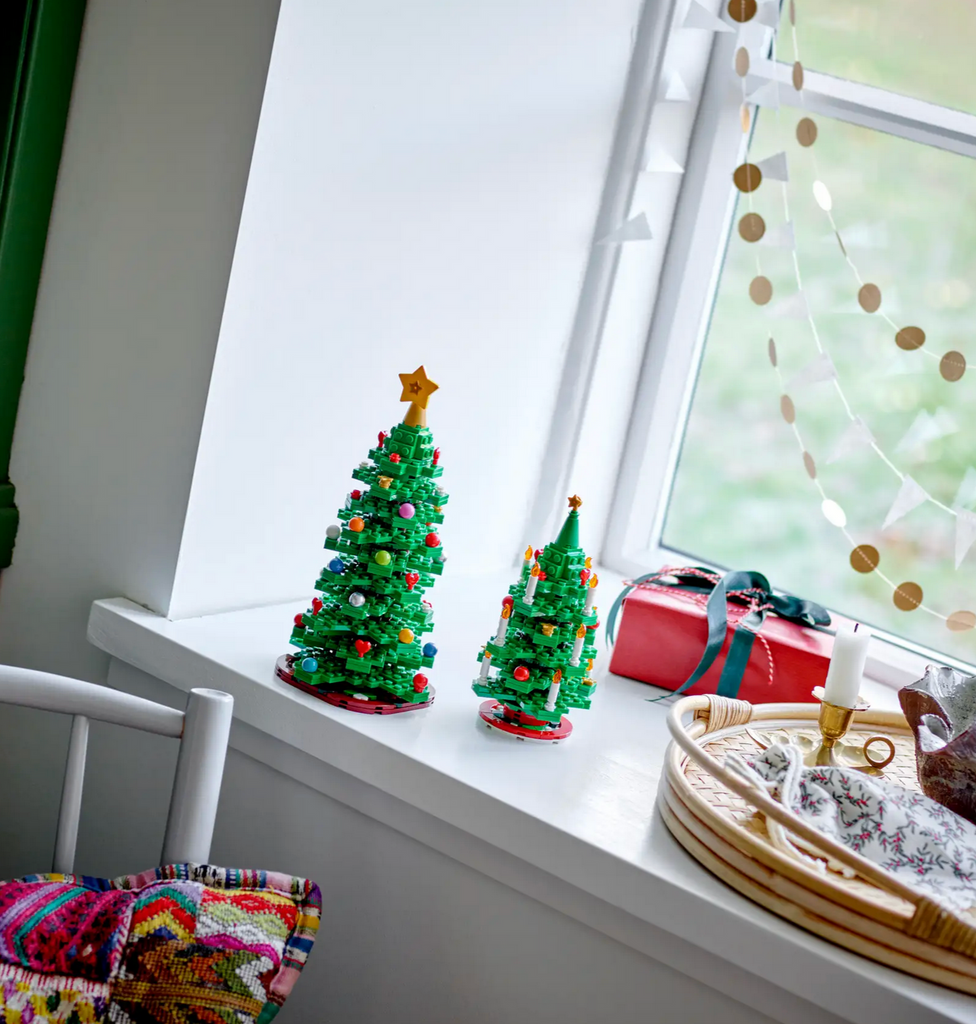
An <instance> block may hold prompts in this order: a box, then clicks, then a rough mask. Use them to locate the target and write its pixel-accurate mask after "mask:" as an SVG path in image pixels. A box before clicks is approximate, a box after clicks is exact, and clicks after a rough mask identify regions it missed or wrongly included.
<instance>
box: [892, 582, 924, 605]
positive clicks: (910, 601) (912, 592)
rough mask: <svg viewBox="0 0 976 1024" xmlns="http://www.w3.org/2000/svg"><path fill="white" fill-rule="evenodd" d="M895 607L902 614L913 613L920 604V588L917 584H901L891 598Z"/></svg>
mask: <svg viewBox="0 0 976 1024" xmlns="http://www.w3.org/2000/svg"><path fill="white" fill-rule="evenodd" d="M892 600H893V601H894V602H895V607H896V608H898V609H899V610H900V611H903V612H913V611H915V609H916V608H917V607H918V606H919V605H920V604H921V603H922V588H921V587H920V586H919V585H918V584H917V583H901V584H899V585H898V586H897V587H896V588H895V593H894V595H893V596H892Z"/></svg>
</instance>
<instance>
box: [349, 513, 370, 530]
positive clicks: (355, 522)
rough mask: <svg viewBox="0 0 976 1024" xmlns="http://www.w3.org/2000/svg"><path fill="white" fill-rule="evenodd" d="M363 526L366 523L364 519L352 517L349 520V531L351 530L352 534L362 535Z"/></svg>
mask: <svg viewBox="0 0 976 1024" xmlns="http://www.w3.org/2000/svg"><path fill="white" fill-rule="evenodd" d="M365 526H366V521H365V520H364V519H360V518H359V516H353V517H352V519H350V520H349V529H350V530H352V532H353V533H362V532H363V528H364V527H365Z"/></svg>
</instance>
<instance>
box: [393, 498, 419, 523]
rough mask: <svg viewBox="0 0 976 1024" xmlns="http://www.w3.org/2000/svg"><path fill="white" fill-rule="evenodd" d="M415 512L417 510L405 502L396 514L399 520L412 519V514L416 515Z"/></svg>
mask: <svg viewBox="0 0 976 1024" xmlns="http://www.w3.org/2000/svg"><path fill="white" fill-rule="evenodd" d="M416 511H417V510H416V509H415V508H414V507H413V505H411V504H410V502H409V501H405V502H404V503H403V504H402V505H401V506H400V507H399V508H398V509H397V514H398V515H399V516H400V518H401V519H413V517H414V514H415V513H416Z"/></svg>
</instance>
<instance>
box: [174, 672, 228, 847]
mask: <svg viewBox="0 0 976 1024" xmlns="http://www.w3.org/2000/svg"><path fill="white" fill-rule="evenodd" d="M233 714H234V698H233V697H231V695H230V694H229V693H222V692H221V691H220V690H203V689H194V690H191V691H190V696H189V699H188V700H187V703H186V712H185V715H186V717H185V719H184V723H183V738H182V741H181V742H180V754H179V759H178V760H177V762H176V779H175V781H174V783H173V796H172V798H171V800H170V805H169V819H168V820H167V822H166V835H165V837H164V839H163V854H162V863H163V864H175V863H183V862H189V863H193V864H206V863H207V862H208V861H209V859H210V842H211V839H212V838H213V830H214V822H215V821H216V818H217V801H218V800H219V799H220V783H221V781H222V779H223V776H224V760H225V759H226V756H227V741H228V739H229V737H230V725H231V719H232V718H233Z"/></svg>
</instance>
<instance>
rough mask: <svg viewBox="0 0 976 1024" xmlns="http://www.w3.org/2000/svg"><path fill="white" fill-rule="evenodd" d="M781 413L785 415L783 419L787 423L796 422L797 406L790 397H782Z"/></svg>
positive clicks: (780, 402) (780, 401)
mask: <svg viewBox="0 0 976 1024" xmlns="http://www.w3.org/2000/svg"><path fill="white" fill-rule="evenodd" d="M779 411H780V412H781V413H782V414H783V419H784V420H786V422H787V423H795V422H796V406H795V405H794V404H793V399H792V398H790V396H789V395H782V396H781V397H780V400H779Z"/></svg>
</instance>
